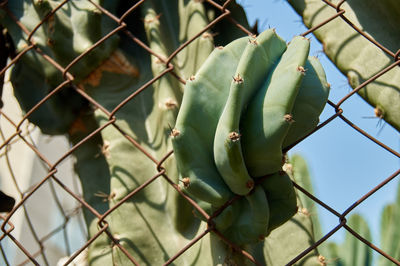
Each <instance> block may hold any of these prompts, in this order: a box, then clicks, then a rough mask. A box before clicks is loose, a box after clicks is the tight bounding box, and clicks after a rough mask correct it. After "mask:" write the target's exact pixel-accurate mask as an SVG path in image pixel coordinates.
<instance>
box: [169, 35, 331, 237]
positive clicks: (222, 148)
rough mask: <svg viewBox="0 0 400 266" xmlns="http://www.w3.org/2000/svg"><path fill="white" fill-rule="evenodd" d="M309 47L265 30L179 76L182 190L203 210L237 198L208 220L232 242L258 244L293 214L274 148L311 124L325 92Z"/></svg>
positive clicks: (176, 140) (177, 137)
mask: <svg viewBox="0 0 400 266" xmlns="http://www.w3.org/2000/svg"><path fill="white" fill-rule="evenodd" d="M309 46H310V42H309V40H308V39H306V38H304V37H300V36H297V37H295V38H294V39H293V40H292V41H291V42H290V43H289V44H286V43H285V41H284V40H282V39H281V38H280V37H279V36H278V35H277V34H276V32H275V30H273V29H269V30H266V31H265V32H263V33H261V34H260V35H259V36H257V37H243V38H240V39H237V40H235V41H233V42H231V43H230V44H228V45H226V46H225V47H217V48H216V49H215V50H214V51H213V52H212V53H211V55H210V56H209V57H208V59H207V60H206V61H205V63H204V64H203V65H202V67H201V68H200V69H199V70H198V72H197V73H196V75H194V76H192V77H191V78H190V79H188V81H187V84H186V87H185V93H184V96H183V100H182V105H181V108H180V110H179V114H178V117H177V121H176V124H175V128H174V129H173V130H172V134H171V138H172V143H173V148H174V154H175V157H176V160H177V164H178V169H179V172H180V175H181V177H180V178H181V180H186V182H185V183H184V184H183V185H182V190H183V191H185V192H186V193H187V194H189V195H190V196H192V197H193V198H195V199H196V200H197V201H198V202H199V203H201V204H203V202H204V203H207V204H205V205H207V206H209V205H211V208H208V210H206V211H209V212H210V214H211V212H212V211H215V210H217V209H218V207H221V206H222V205H223V204H224V203H226V201H228V200H229V199H231V198H232V197H233V196H235V195H241V196H243V197H241V198H240V199H239V200H237V201H235V202H234V203H233V204H232V205H230V206H229V207H227V208H225V209H224V211H223V212H222V213H221V215H220V216H218V217H217V218H215V221H214V222H215V223H216V228H217V229H218V230H220V231H221V232H222V233H223V234H224V235H225V236H226V237H227V238H228V239H229V240H231V241H232V242H234V243H236V244H239V245H243V244H249V243H255V242H257V241H260V239H263V238H264V237H265V236H267V235H268V234H269V233H270V232H271V230H273V229H274V228H276V227H278V226H279V225H281V224H283V223H284V222H286V221H287V220H289V219H290V217H292V216H293V215H294V214H295V213H296V210H297V204H296V195H295V192H294V188H293V185H292V183H291V182H290V179H289V178H288V176H287V174H286V173H285V172H283V170H282V164H283V162H284V154H283V152H282V150H283V149H284V148H285V147H288V146H290V145H292V144H293V143H295V142H296V141H298V140H299V139H301V138H302V137H304V136H305V135H306V134H308V133H309V132H310V131H312V130H313V128H315V127H316V125H317V124H318V122H319V119H318V118H319V115H320V113H321V112H322V110H323V108H324V106H325V104H326V101H327V98H328V94H329V84H328V83H327V81H326V77H325V73H324V71H323V69H322V66H321V64H320V63H319V61H318V60H317V59H316V58H314V57H308V53H309ZM261 178H262V179H261ZM284 180H285V181H284ZM288 181H289V182H288ZM282 184H284V185H282Z"/></svg>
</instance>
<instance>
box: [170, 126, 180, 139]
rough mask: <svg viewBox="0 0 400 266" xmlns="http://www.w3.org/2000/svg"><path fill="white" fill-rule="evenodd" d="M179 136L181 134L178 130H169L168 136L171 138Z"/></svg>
mask: <svg viewBox="0 0 400 266" xmlns="http://www.w3.org/2000/svg"><path fill="white" fill-rule="evenodd" d="M180 134H181V132H180V131H179V130H177V129H176V128H174V129H172V130H171V134H170V136H171V137H177V136H179V135H180Z"/></svg>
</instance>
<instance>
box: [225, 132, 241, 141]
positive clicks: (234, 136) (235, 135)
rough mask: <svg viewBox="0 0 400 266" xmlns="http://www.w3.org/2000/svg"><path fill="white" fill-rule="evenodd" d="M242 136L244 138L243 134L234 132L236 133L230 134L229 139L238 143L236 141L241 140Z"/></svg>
mask: <svg viewBox="0 0 400 266" xmlns="http://www.w3.org/2000/svg"><path fill="white" fill-rule="evenodd" d="M241 136H242V135H241V134H239V133H237V132H235V131H234V132H231V133H229V135H228V138H229V139H230V140H232V141H233V142H236V141H238V140H240V137H241Z"/></svg>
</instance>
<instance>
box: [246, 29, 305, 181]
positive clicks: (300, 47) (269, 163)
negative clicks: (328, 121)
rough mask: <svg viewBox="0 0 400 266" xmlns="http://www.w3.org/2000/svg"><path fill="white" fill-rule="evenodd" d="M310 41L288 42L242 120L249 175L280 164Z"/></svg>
mask: <svg viewBox="0 0 400 266" xmlns="http://www.w3.org/2000/svg"><path fill="white" fill-rule="evenodd" d="M309 45H310V43H309V40H307V39H306V38H304V37H300V36H299V37H295V38H294V39H293V40H292V41H291V42H290V44H289V45H288V48H287V50H286V51H285V53H284V54H283V55H282V58H281V59H280V60H279V63H278V64H277V65H276V67H275V69H274V70H273V71H271V72H270V74H269V76H268V78H267V80H266V82H265V84H264V85H263V87H262V89H261V90H259V91H258V92H257V94H256V95H255V96H254V98H253V100H252V101H251V102H250V104H249V106H248V110H247V112H246V114H245V117H244V119H243V125H242V128H243V131H242V134H243V136H242V140H243V154H244V158H245V161H246V166H247V168H248V171H249V173H250V174H251V176H255V177H260V176H263V175H266V174H271V173H274V172H277V171H279V170H280V169H281V167H282V158H283V154H282V142H283V140H284V137H285V136H286V133H287V131H288V129H289V127H290V125H291V123H292V114H291V112H292V108H293V104H294V101H295V98H296V96H297V92H298V88H299V85H300V82H301V80H302V77H303V75H304V65H305V62H306V59H307V56H308V51H309Z"/></svg>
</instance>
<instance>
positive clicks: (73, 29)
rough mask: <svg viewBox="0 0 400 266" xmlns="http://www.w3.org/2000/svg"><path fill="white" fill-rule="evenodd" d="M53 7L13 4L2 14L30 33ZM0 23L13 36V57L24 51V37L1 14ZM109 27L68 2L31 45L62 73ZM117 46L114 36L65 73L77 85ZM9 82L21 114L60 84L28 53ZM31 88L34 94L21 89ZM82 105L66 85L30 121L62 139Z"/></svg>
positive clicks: (86, 6)
mask: <svg viewBox="0 0 400 266" xmlns="http://www.w3.org/2000/svg"><path fill="white" fill-rule="evenodd" d="M28 2H29V3H28ZM96 2H99V1H96ZM101 2H102V1H101ZM114 2H115V1H114ZM114 2H113V3H111V2H110V3H108V4H107V8H109V9H110V10H111V11H112V12H113V10H115V3H114ZM58 4H59V3H58V2H55V1H47V0H43V1H42V0H41V1H34V2H33V3H31V2H30V1H25V0H17V1H9V2H8V3H7V8H8V10H10V11H11V12H12V13H13V14H14V16H15V17H16V18H17V19H19V20H20V21H21V23H22V24H23V25H24V26H25V27H26V29H27V30H29V31H31V30H33V29H34V28H35V26H36V25H37V24H39V22H40V21H41V19H42V18H44V17H45V15H47V14H48V13H49V12H50V11H51V10H52V9H54V8H55V7H56V6H57V5H58ZM22 6H24V8H21V7H22ZM71 13H73V14H74V16H71ZM0 21H1V24H3V25H4V26H5V27H6V28H7V30H8V32H9V33H10V35H11V36H12V39H13V42H14V44H15V48H16V50H17V52H21V51H22V50H24V49H25V48H26V47H27V46H28V45H29V44H28V43H27V41H26V40H27V37H28V36H27V34H26V33H24V32H23V31H22V30H21V29H20V28H19V27H18V26H17V24H15V23H14V21H13V20H12V19H11V17H10V16H8V15H7V14H6V13H5V11H4V10H1V12H0ZM114 26H115V25H114V23H112V21H111V20H109V19H108V20H107V19H105V16H103V15H101V13H99V12H98V11H97V10H96V9H95V8H94V6H93V5H92V4H90V3H89V2H82V1H80V2H76V3H75V2H74V3H72V2H68V3H66V4H65V5H64V6H63V7H62V8H60V9H59V10H58V11H57V12H56V13H55V14H54V15H52V16H50V17H49V19H48V20H46V22H45V23H43V25H42V26H41V27H39V28H38V29H37V30H36V32H35V33H34V34H33V36H32V40H33V41H34V43H35V44H36V47H37V48H38V49H40V50H41V51H42V52H43V53H44V54H46V55H47V56H49V57H51V58H52V59H53V60H55V61H56V62H57V63H58V64H59V65H60V66H61V67H67V65H68V64H69V63H70V62H71V61H72V60H74V59H75V58H76V57H78V56H79V55H80V54H81V53H82V52H84V51H85V50H86V49H88V48H89V47H90V46H91V45H93V44H94V43H95V42H96V41H97V40H99V39H100V38H101V37H102V36H103V35H105V34H106V33H108V32H109V31H111V29H112V27H114ZM117 42H118V38H117V37H116V36H113V37H112V38H111V39H110V41H108V42H106V43H104V44H102V45H100V47H99V49H97V50H94V51H92V52H90V53H88V54H87V56H85V57H83V58H82V59H81V60H79V61H78V62H77V63H76V64H75V65H74V66H73V67H72V68H71V69H70V70H69V71H70V72H71V73H72V74H73V75H74V78H75V79H76V80H81V79H83V78H84V77H86V76H87V75H88V74H89V73H90V72H91V71H93V70H94V69H95V68H96V67H97V66H98V65H99V64H100V63H101V62H102V61H103V60H104V59H106V58H107V57H108V56H109V55H110V54H111V52H112V51H113V50H114V49H115V47H116V45H117ZM100 51H101V52H100ZM38 66H40V67H38ZM10 79H11V82H12V84H13V88H14V93H15V95H16V97H17V98H18V101H19V103H20V105H21V107H22V109H23V110H26V111H28V110H30V109H31V108H32V107H33V106H34V105H36V104H37V103H39V101H40V100H42V99H43V98H44V97H45V96H46V95H47V94H48V93H49V92H51V91H52V90H53V89H54V88H56V87H57V86H58V85H60V84H61V83H62V82H63V81H64V80H63V77H62V73H61V72H60V71H59V70H58V69H57V68H56V67H54V66H53V65H51V64H50V63H49V62H48V61H46V60H45V59H44V58H43V57H41V56H40V55H38V54H37V53H36V52H35V51H32V50H30V51H29V52H27V53H26V54H25V55H23V56H22V58H21V59H20V60H18V61H17V63H16V64H15V66H14V68H13V70H12V72H11V78H10ZM32 84H34V86H35V89H26V88H30V87H31V86H32ZM84 105H85V102H84V101H83V99H82V98H81V97H80V96H79V95H78V94H77V93H75V92H74V90H72V89H71V88H70V85H69V84H66V85H64V86H63V87H62V88H61V89H60V91H59V92H58V93H56V94H55V95H53V96H52V97H50V99H48V100H47V101H46V102H44V104H42V105H41V106H40V107H39V108H38V109H37V110H36V111H34V112H33V113H32V114H31V115H30V116H29V119H30V121H31V122H33V123H35V124H37V125H38V126H39V127H40V129H41V130H42V132H44V133H46V134H52V135H53V134H65V133H66V132H67V131H68V129H69V127H70V126H71V125H72V123H73V121H74V120H75V119H76V117H77V115H78V114H79V110H80V109H81V108H82V106H84Z"/></svg>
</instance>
